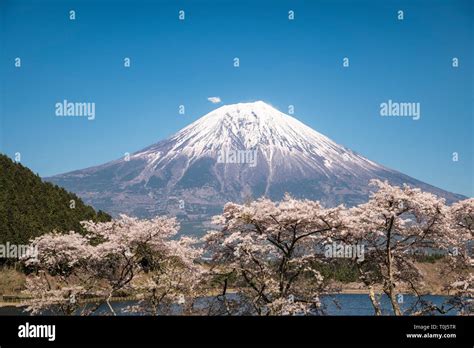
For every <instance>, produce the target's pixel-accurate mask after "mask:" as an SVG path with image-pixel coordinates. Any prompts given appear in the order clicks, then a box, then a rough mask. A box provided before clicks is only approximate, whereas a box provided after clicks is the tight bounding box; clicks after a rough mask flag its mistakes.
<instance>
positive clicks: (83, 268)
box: [24, 215, 201, 315]
mask: <svg viewBox="0 0 474 348" xmlns="http://www.w3.org/2000/svg"><path fill="white" fill-rule="evenodd" d="M83 226H84V228H85V230H86V231H87V234H86V235H80V234H77V233H74V232H70V233H69V234H58V233H51V234H47V235H44V236H41V237H38V238H36V239H34V240H33V241H32V246H34V247H35V248H36V249H37V250H38V255H35V257H28V258H26V259H25V260H24V262H25V265H26V266H27V267H30V268H34V269H35V271H36V272H35V274H34V275H32V276H31V277H30V279H29V281H28V288H27V291H28V293H29V294H30V295H33V297H34V300H33V301H32V305H31V306H30V310H31V311H33V312H35V311H39V310H42V309H51V308H53V307H55V308H62V309H64V310H63V312H64V314H73V313H76V312H77V309H78V308H79V307H80V306H81V303H82V302H83V300H85V299H86V298H88V297H96V298H99V299H100V301H98V302H99V303H100V302H102V303H103V302H105V303H106V304H107V306H108V307H109V309H110V311H111V312H112V313H113V314H114V315H115V314H116V313H115V311H114V309H113V307H112V305H111V302H110V301H111V298H112V296H114V295H116V294H119V293H127V294H133V295H136V296H137V297H139V298H142V299H146V298H147V296H150V295H149V294H150V293H151V294H153V296H155V297H156V296H157V298H159V299H160V301H162V302H164V301H168V302H173V301H175V300H176V299H177V298H178V297H180V295H183V296H184V295H185V294H187V295H188V296H190V294H191V293H192V286H193V282H192V281H191V280H196V276H197V275H199V274H200V269H199V266H198V265H197V264H195V263H194V260H195V259H196V258H197V257H198V256H199V255H200V253H201V250H200V249H198V248H195V247H194V244H195V242H196V241H195V240H193V239H191V238H186V237H185V238H181V239H179V240H176V239H174V237H175V235H176V233H177V232H178V228H179V226H178V223H177V222H176V220H175V219H174V218H166V217H157V218H154V219H151V220H140V219H137V218H132V217H128V216H125V215H122V216H120V218H118V219H116V220H112V221H110V222H99V223H94V222H83ZM191 273H192V274H193V275H194V277H191V276H190V274H191ZM185 275H188V277H187V278H186V279H185V281H184V277H185ZM140 276H142V278H140ZM179 277H182V278H183V279H182V281H178V279H179ZM52 281H54V283H53V282H52ZM143 282H146V283H147V284H148V286H147V287H144V286H143ZM150 284H155V287H154V288H153V286H152V289H151V288H150ZM165 284H166V285H165ZM157 289H160V291H161V292H159V295H158V292H157ZM163 289H166V291H165V290H163ZM145 290H150V292H148V291H145ZM145 302H146V301H145ZM147 303H153V304H156V303H157V302H156V301H154V302H153V301H148V302H147ZM88 308H90V306H89V307H88ZM90 312H91V311H90V310H88V311H86V312H83V313H87V314H88V313H90Z"/></svg>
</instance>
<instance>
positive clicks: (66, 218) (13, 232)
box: [0, 154, 110, 244]
mask: <svg viewBox="0 0 474 348" xmlns="http://www.w3.org/2000/svg"><path fill="white" fill-rule="evenodd" d="M0 168H1V171H0V244H5V243H6V242H10V243H11V244H27V243H28V241H29V239H30V238H34V237H36V236H39V235H41V234H44V233H47V232H51V231H53V230H54V229H56V230H58V231H62V232H68V231H70V230H75V231H80V230H81V226H80V224H79V222H80V221H83V220H94V221H109V220H110V216H109V215H107V214H105V213H103V212H101V211H99V212H98V213H96V212H95V211H94V209H93V208H92V207H90V206H87V205H85V204H84V203H83V202H82V200H81V199H80V198H79V197H77V196H76V195H75V194H72V193H69V192H67V191H66V190H64V189H63V188H60V187H57V186H56V185H53V184H51V183H48V182H42V180H41V179H40V177H39V176H37V175H35V174H34V173H33V172H32V171H31V170H29V169H28V168H26V167H23V166H22V165H21V164H17V163H14V162H13V161H12V160H11V159H10V158H8V157H7V156H5V155H2V154H0ZM71 200H74V202H75V208H74V209H71V208H70V206H71Z"/></svg>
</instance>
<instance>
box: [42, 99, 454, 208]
mask: <svg viewBox="0 0 474 348" xmlns="http://www.w3.org/2000/svg"><path fill="white" fill-rule="evenodd" d="M309 116H311V115H309ZM375 178H377V179H382V180H388V181H389V182H391V183H393V184H396V185H401V184H404V183H407V184H409V185H411V186H414V187H420V188H422V189H423V190H425V191H429V192H433V193H435V194H438V195H440V196H443V197H445V198H447V200H448V201H454V200H456V199H457V198H459V197H458V196H457V195H454V194H452V193H449V192H446V191H443V190H440V189H438V188H436V187H433V186H430V185H428V184H425V183H423V182H420V181H418V180H416V179H413V178H411V177H409V176H407V175H404V174H402V173H399V172H397V171H395V170H391V169H388V168H385V167H383V166H381V165H378V164H376V163H374V162H372V161H370V160H368V159H366V158H365V157H363V156H361V155H359V154H357V153H355V152H353V151H351V150H349V149H347V148H345V147H343V146H341V145H338V144H336V143H335V142H333V141H332V140H331V139H329V138H328V137H326V136H325V135H322V134H320V133H318V132H317V131H315V130H313V129H312V128H310V127H308V126H306V125H305V124H303V123H302V122H300V121H298V120H297V119H296V118H295V117H292V116H290V115H286V114H285V113H282V112H281V111H279V110H277V109H276V108H274V107H273V106H271V105H269V104H267V103H265V102H263V101H256V102H252V103H238V104H231V105H224V106H221V107H219V108H217V109H215V110H213V111H211V112H209V113H208V114H206V115H204V116H202V117H201V118H199V119H198V120H196V121H195V122H193V123H191V124H190V125H189V126H187V127H185V128H183V129H182V130H180V131H178V132H177V133H176V134H174V135H172V136H171V137H169V138H168V139H165V140H162V141H159V142H158V143H156V144H154V145H151V146H149V147H147V148H145V149H143V150H141V151H138V152H135V153H134V154H133V155H132V156H131V158H123V159H119V160H116V161H112V162H109V163H106V164H104V165H101V166H97V167H92V168H87V169H84V170H79V171H75V172H71V173H66V174H62V175H58V176H55V177H53V178H50V179H49V180H51V181H53V182H54V183H56V184H58V185H61V186H64V187H65V188H67V189H68V190H70V191H73V192H75V193H77V194H78V195H79V196H81V197H82V198H83V199H84V200H85V201H86V203H88V204H92V205H94V206H95V207H96V208H98V209H103V210H105V211H108V212H110V213H112V214H118V213H128V214H131V215H138V216H153V215H156V214H163V213H173V212H174V213H176V211H178V212H180V213H184V212H186V214H187V215H188V217H189V216H191V215H193V214H194V215H196V214H197V215H202V214H204V215H205V214H209V213H210V212H214V213H217V212H219V211H220V209H221V208H222V206H223V204H224V203H226V202H228V201H237V202H242V201H243V200H245V199H247V198H248V197H254V198H258V197H261V196H265V197H269V198H271V199H274V200H278V199H281V198H282V197H283V195H284V194H285V193H286V192H289V193H291V194H292V195H293V196H295V197H299V198H309V199H313V200H320V201H322V202H323V203H324V204H326V205H327V206H332V205H335V204H339V203H345V204H347V205H353V204H358V203H361V202H364V201H366V200H367V198H368V195H369V192H370V190H371V188H370V187H369V181H370V180H371V179H375ZM177 202H180V203H179V204H180V205H179V206H184V208H183V207H180V208H178V207H177Z"/></svg>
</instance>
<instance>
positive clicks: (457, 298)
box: [442, 198, 474, 315]
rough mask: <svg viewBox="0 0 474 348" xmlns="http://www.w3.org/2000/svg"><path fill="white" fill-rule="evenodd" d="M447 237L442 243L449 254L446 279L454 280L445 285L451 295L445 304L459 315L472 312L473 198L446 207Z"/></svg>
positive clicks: (473, 281)
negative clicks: (451, 277) (447, 209)
mask: <svg viewBox="0 0 474 348" xmlns="http://www.w3.org/2000/svg"><path fill="white" fill-rule="evenodd" d="M446 229H447V231H448V234H447V236H446V237H445V238H444V239H443V240H442V242H443V243H444V244H445V247H446V248H448V249H449V250H450V252H449V267H447V269H446V270H445V272H444V273H445V275H446V279H450V277H449V275H455V279H454V281H453V282H451V283H450V284H447V285H446V290H447V291H448V292H449V294H450V295H451V296H452V297H451V298H450V300H449V301H448V305H451V306H452V307H453V308H455V309H457V310H458V311H459V313H460V314H468V315H472V314H473V313H474V275H473V274H474V272H473V271H474V258H473V255H472V245H473V240H474V199H473V198H469V199H465V200H463V201H460V202H457V203H455V204H453V205H452V206H451V207H450V208H449V213H448V220H447V228H446Z"/></svg>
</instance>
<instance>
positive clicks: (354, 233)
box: [340, 180, 446, 315]
mask: <svg viewBox="0 0 474 348" xmlns="http://www.w3.org/2000/svg"><path fill="white" fill-rule="evenodd" d="M372 185H374V186H376V187H377V191H376V192H374V193H372V195H371V197H370V199H369V201H368V202H367V203H365V204H361V205H359V206H356V207H354V208H351V209H350V210H349V211H348V221H349V223H348V229H347V231H346V232H345V233H343V234H342V235H340V238H341V239H343V240H344V241H345V242H347V243H363V244H364V245H365V246H366V248H365V255H364V261H363V262H358V268H359V272H360V278H361V280H362V281H363V282H364V283H365V284H366V286H367V287H368V288H369V296H370V299H371V301H372V304H373V306H374V309H375V313H376V314H381V308H380V304H379V301H378V300H377V299H376V297H375V295H374V291H373V287H374V286H375V285H377V284H381V285H382V290H383V292H384V293H385V294H386V295H387V296H388V297H389V299H390V303H391V306H392V308H393V312H394V314H395V315H402V310H401V309H400V302H402V300H403V295H402V294H401V291H402V285H405V286H406V287H408V289H409V290H410V291H412V292H414V293H415V294H416V295H419V293H418V289H419V287H420V286H421V284H422V278H423V277H422V274H421V273H420V271H419V269H418V268H417V267H416V265H415V262H414V255H415V254H416V253H417V252H426V251H428V250H433V249H438V248H441V247H442V245H441V243H440V240H442V239H443V238H445V236H446V231H445V222H446V221H445V216H446V207H445V204H444V200H443V199H440V198H438V197H436V196H435V195H433V194H431V193H427V192H422V191H421V190H420V189H415V188H410V187H408V186H407V185H404V186H403V187H398V186H392V185H390V184H389V183H387V182H382V181H379V180H373V181H372Z"/></svg>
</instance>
